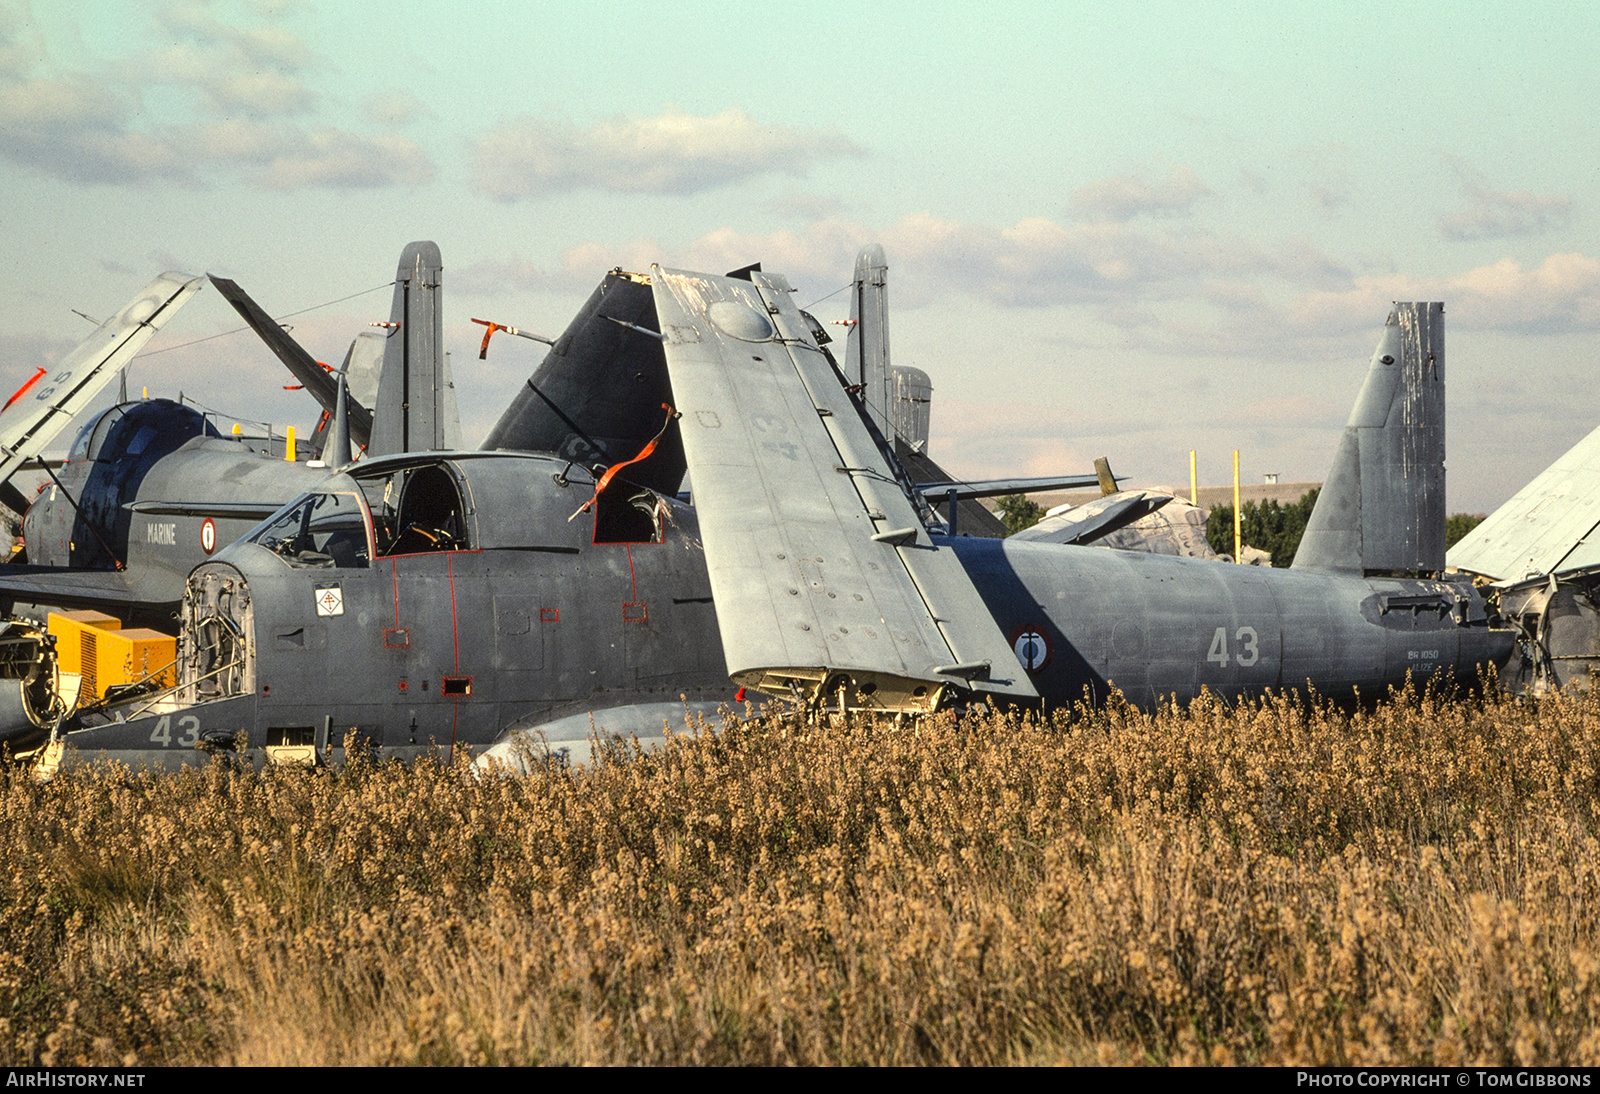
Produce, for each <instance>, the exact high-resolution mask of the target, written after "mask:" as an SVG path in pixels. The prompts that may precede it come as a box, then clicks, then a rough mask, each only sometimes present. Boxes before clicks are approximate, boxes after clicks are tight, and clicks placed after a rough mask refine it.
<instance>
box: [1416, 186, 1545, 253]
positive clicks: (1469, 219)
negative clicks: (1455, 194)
mask: <svg viewBox="0 0 1600 1094" xmlns="http://www.w3.org/2000/svg"><path fill="white" fill-rule="evenodd" d="M1571 219H1572V200H1571V199H1570V198H1565V197H1562V196H1560V195H1559V194H1544V195H1541V194H1535V193H1532V192H1531V191H1528V190H1480V189H1476V188H1472V187H1468V188H1467V205H1466V207H1465V208H1463V209H1457V210H1456V211H1455V212H1453V213H1446V214H1445V215H1444V216H1442V217H1440V218H1439V220H1438V228H1439V234H1440V235H1441V236H1443V237H1444V238H1445V239H1449V240H1454V241H1456V242H1464V241H1467V240H1474V239H1508V238H1510V237H1512V236H1528V235H1539V234H1540V233H1542V232H1548V231H1551V230H1552V229H1556V228H1564V227H1566V225H1567V224H1568V223H1569V222H1570V221H1571Z"/></svg>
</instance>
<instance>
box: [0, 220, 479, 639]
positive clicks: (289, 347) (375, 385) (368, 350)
mask: <svg viewBox="0 0 1600 1094" xmlns="http://www.w3.org/2000/svg"><path fill="white" fill-rule="evenodd" d="M400 274H401V277H400V279H399V283H398V284H397V285H396V289H395V292H394V300H393V304H392V307H391V316H392V317H393V319H392V323H394V324H396V325H394V326H391V327H390V328H389V330H388V333H389V335H391V337H389V338H388V340H387V344H388V345H389V347H390V350H391V351H393V352H392V353H391V356H393V357H394V358H395V359H396V360H398V361H401V362H402V363H404V364H407V365H409V366H410V372H409V374H406V375H402V374H400V373H399V372H395V373H393V374H392V375H391V377H390V378H389V379H387V380H383V379H380V380H377V381H374V380H373V378H372V377H373V372H374V369H373V366H374V364H375V361H374V358H375V357H376V354H375V352H374V350H375V349H378V348H379V347H381V346H382V345H383V338H384V336H382V335H378V336H377V338H378V339H379V344H378V346H374V345H373V344H372V342H373V340H372V337H370V336H369V335H368V334H363V335H359V336H357V338H356V340H355V342H354V343H353V344H352V347H351V351H350V353H349V354H347V355H346V359H345V366H346V369H349V368H351V367H352V362H353V364H354V369H355V371H354V372H352V373H350V375H351V377H352V378H354V379H355V380H357V381H358V382H359V384H360V386H361V388H362V390H364V391H368V392H369V393H370V394H371V395H373V396H375V397H376V398H377V401H378V403H379V406H380V408H382V413H383V415H384V416H385V417H384V420H385V421H386V422H388V423H390V424H389V425H388V426H386V428H387V429H389V430H390V432H391V433H394V434H398V435H401V436H404V435H406V434H407V433H408V432H409V427H408V426H407V425H406V423H405V421H404V410H405V408H404V407H403V406H402V405H401V404H402V396H401V395H400V394H397V393H396V392H397V390H398V388H399V387H400V386H402V385H404V384H406V383H408V382H409V383H410V384H411V385H412V386H413V390H417V391H420V392H422V393H423V396H427V392H428V391H433V392H434V395H433V396H431V397H421V398H418V399H417V400H416V403H417V405H418V406H419V407H426V406H429V405H432V404H434V403H437V404H439V405H441V406H444V407H445V408H446V411H447V413H446V414H445V415H444V417H443V418H440V417H439V416H437V415H434V416H432V417H431V418H430V419H429V420H428V421H427V422H426V423H424V424H422V425H418V426H417V428H416V431H415V432H416V435H417V436H418V437H419V438H422V439H428V440H429V441H430V443H429V445H428V447H442V445H439V444H434V443H432V442H433V441H435V440H437V439H438V431H439V430H440V429H446V428H448V427H451V421H450V417H449V415H450V413H453V410H452V409H451V408H453V405H454V404H453V401H452V399H453V396H451V397H449V398H447V397H446V396H443V395H439V394H438V393H439V392H440V391H441V390H442V389H444V388H445V386H446V385H447V383H448V365H447V363H446V361H445V360H444V357H443V355H442V353H441V352H440V351H439V338H438V337H437V330H438V327H439V324H440V308H441V299H442V289H441V287H440V285H441V266H440V261H439V249H438V247H437V246H435V245H434V244H432V243H428V242H420V243H412V244H409V245H408V246H407V247H406V248H405V251H404V253H403V254H402V256H401V259H400ZM211 280H212V282H213V283H214V284H215V285H216V287H217V289H218V290H219V291H220V292H221V293H222V294H223V296H224V297H225V298H226V299H227V300H228V302H229V303H230V304H232V305H233V307H234V308H235V309H236V310H237V311H238V312H239V314H240V315H241V316H242V317H243V318H244V319H245V321H246V322H247V323H248V324H249V325H250V326H251V327H252V328H253V329H254V330H256V332H257V333H258V334H260V335H261V337H262V338H263V339H264V340H265V341H266V342H267V344H268V347H269V348H270V349H272V351H273V352H274V354H276V355H277V356H278V357H279V358H280V360H282V361H283V362H284V364H285V365H286V366H288V367H289V369H290V371H291V372H292V373H293V374H294V375H295V376H296V377H297V378H298V379H299V380H300V382H301V383H302V384H303V385H304V386H305V388H306V390H307V391H308V392H309V393H311V394H312V395H313V396H314V397H315V398H316V399H317V400H318V401H319V402H321V403H322V405H323V406H324V407H325V408H326V409H327V410H328V411H330V412H333V413H338V414H339V415H340V425H339V426H338V427H335V428H332V429H331V430H330V432H329V433H328V434H322V436H323V437H324V439H327V438H328V437H329V436H331V437H332V438H333V439H334V441H335V442H336V444H338V445H342V452H340V453H338V454H337V455H336V454H335V453H333V452H329V453H326V454H327V455H330V456H335V459H334V460H333V461H332V464H333V466H335V467H337V466H340V465H341V464H344V463H348V462H349V450H350V444H351V440H352V438H353V439H354V442H355V443H356V444H365V443H366V442H367V441H368V439H369V434H370V432H371V430H372V429H373V425H372V423H373V412H372V410H371V409H370V408H368V407H366V406H363V405H361V404H360V403H359V402H358V401H356V400H355V399H352V398H351V397H350V396H349V393H348V392H347V391H346V385H345V379H346V377H345V375H344V374H343V373H341V374H339V375H338V376H335V375H334V374H331V373H329V372H328V371H327V370H326V369H324V368H323V367H322V366H320V365H319V364H318V363H317V362H316V361H315V360H314V359H312V357H311V355H310V354H309V353H307V352H306V351H305V350H304V349H303V348H301V347H300V346H299V345H298V344H297V343H296V342H295V341H294V339H293V338H292V337H290V335H289V334H288V332H287V331H285V330H284V329H283V328H282V327H281V326H279V325H278V324H277V323H276V322H275V321H273V320H272V319H271V318H270V316H268V314H267V313H266V312H265V311H264V310H263V309H262V308H261V307H260V306H259V305H258V304H257V303H256V302H255V301H254V300H252V299H251V298H250V296H249V295H248V294H247V293H246V292H245V291H244V290H243V289H242V288H240V287H239V286H238V285H237V284H235V283H234V282H232V281H228V280H226V279H222V278H215V277H213V278H212V279H211ZM201 284H202V281H201V279H198V278H188V277H186V276H184V275H177V274H164V275H162V277H160V278H157V279H156V281H154V282H152V283H151V285H150V286H147V287H146V289H145V290H144V291H143V292H142V293H141V294H140V295H139V296H138V297H136V298H135V299H134V301H133V302H132V303H130V304H129V305H128V306H127V307H126V308H124V309H123V311H122V312H120V313H119V314H118V316H117V317H115V318H114V319H113V320H110V321H108V322H107V323H106V324H105V325H103V326H102V328H101V329H100V330H98V331H96V332H95V334H94V335H91V336H90V338H89V339H88V340H87V341H85V342H84V344H83V345H82V346H80V347H79V349H78V350H75V351H74V353H73V355H72V358H71V359H72V360H74V361H78V360H92V361H94V362H99V365H98V367H97V370H96V371H95V373H94V374H93V378H94V379H93V382H94V383H97V384H98V385H100V386H102V387H103V386H104V384H106V383H108V382H109V381H110V378H111V377H112V376H113V375H114V374H115V372H116V370H120V369H121V368H122V367H123V366H124V365H126V363H127V360H128V359H129V358H130V357H131V356H132V353H133V352H134V351H136V350H137V348H138V347H139V346H141V345H143V344H144V340H146V339H148V337H149V335H150V332H151V330H153V329H154V328H155V327H158V326H159V325H160V324H161V323H164V322H165V321H166V319H167V318H168V317H169V316H170V315H171V313H172V312H174V311H176V309H177V307H179V306H181V305H182V303H183V302H184V301H186V300H187V299H188V298H189V297H190V296H192V295H193V294H194V293H195V292H196V291H198V290H199V288H200V287H201ZM418 285H420V286H421V287H420V288H419V287H417V286H418ZM141 324H142V325H141ZM406 330H410V331H412V332H413V342H414V344H413V345H412V346H411V348H410V349H409V350H406V351H404V352H401V351H398V350H395V346H396V345H397V344H398V343H399V339H398V337H392V336H395V335H398V334H399V333H400V332H402V331H406ZM430 332H432V333H430ZM371 334H373V335H376V332H371ZM59 371H60V370H58V372H59ZM75 375H77V376H78V380H79V381H82V382H85V383H87V382H88V377H89V373H87V372H84V371H83V370H76V371H75ZM75 382H77V381H75ZM58 386H59V385H58ZM93 390H94V391H98V390H99V387H94V389H93ZM67 391H68V389H67V388H66V387H62V388H61V393H60V394H55V395H49V399H48V402H50V403H51V404H55V403H61V404H62V405H63V406H69V407H71V406H78V405H80V404H81V403H82V402H83V401H84V394H83V392H84V391H88V394H89V395H90V396H92V394H93V391H89V390H88V388H84V389H83V390H82V391H74V392H73V393H72V396H71V397H72V399H73V400H74V401H73V402H71V403H70V404H69V403H62V395H63V394H65V393H66V392H67ZM41 393H44V394H47V395H48V394H49V392H48V391H46V390H44V389H41ZM27 401H36V400H27ZM40 405H41V406H44V405H46V404H45V403H41V404H40ZM341 407H342V409H341ZM19 410H20V411H28V410H31V408H30V407H27V406H26V405H23V406H20V407H19ZM333 413H330V414H326V415H324V420H325V422H331V420H332V417H333ZM11 417H13V418H14V417H16V416H15V415H13V416H11ZM31 420H32V419H29V422H23V421H21V420H20V419H18V421H17V422H16V423H15V424H13V425H12V428H13V429H15V430H18V431H21V430H23V429H24V426H27V427H28V428H27V430H26V433H27V437H28V439H29V443H31V444H33V445H34V448H33V449H28V451H30V452H34V453H35V454H36V451H37V448H38V445H39V444H41V443H44V441H47V440H48V437H47V436H46V434H45V430H43V429H41V428H39V427H38V426H34V425H30V422H31ZM49 421H50V422H51V423H53V424H54V425H55V428H56V429H59V428H60V425H61V424H62V423H63V422H64V419H62V418H61V416H60V412H59V411H56V412H55V416H54V417H52V418H50V419H49ZM441 422H442V424H441ZM7 424H8V418H7V417H6V416H4V415H0V432H3V431H4V428H5V426H6V425H7ZM453 428H454V430H455V431H456V433H459V425H455V426H454V427H453ZM341 433H342V434H343V439H342V440H339V435H340V434H341ZM19 435H20V433H19ZM53 435H54V433H50V434H49V436H53ZM41 438H42V440H41ZM319 447H320V446H319ZM23 449H24V446H23V445H21V444H20V443H19V445H18V451H19V452H21V451H23ZM319 454H321V453H319ZM282 455H283V442H282V440H281V439H279V440H276V441H274V440H273V439H272V438H267V439H260V438H235V437H223V436H221V435H219V434H218V432H217V430H216V429H215V428H214V427H213V426H212V424H211V423H210V421H209V420H208V419H207V417H206V416H205V415H203V414H202V413H200V412H199V411H198V410H196V409H194V408H193V407H189V406H182V405H180V404H177V403H173V402H171V401H168V400H165V399H148V400H142V401H139V402H131V403H123V404H119V405H117V406H115V407H112V408H111V409H109V410H106V411H104V412H102V413H101V414H99V415H97V416H96V417H95V418H93V419H92V420H90V421H89V422H87V423H85V424H84V425H82V426H81V427H80V428H79V432H78V435H77V440H76V441H75V443H74V444H73V446H72V449H71V451H70V452H69V454H68V457H67V460H66V462H65V463H64V464H63V466H62V467H61V469H60V471H59V474H55V475H54V477H53V481H52V482H51V483H50V484H48V485H47V486H46V487H45V488H44V490H43V491H42V492H41V493H40V494H39V495H38V496H37V497H36V498H35V499H33V500H32V502H31V504H28V505H27V509H26V513H25V515H24V520H23V540H24V543H25V544H26V545H27V556H26V557H27V564H26V565H21V566H19V565H5V566H0V611H3V612H4V613H5V614H6V615H15V616H21V617H24V618H28V619H31V620H34V621H35V622H40V623H42V622H43V620H44V617H45V615H46V614H47V613H48V612H49V611H50V610H51V609H59V608H84V607H92V608H98V609H101V610H105V611H108V612H110V613H111V614H114V615H117V616H119V617H120V618H121V619H122V620H123V622H124V623H125V624H126V625H129V626H149V627H154V628H155V629H157V630H161V631H164V632H166V633H171V632H172V631H173V629H174V627H175V622H174V621H175V619H176V609H177V607H178V602H179V600H180V599H181V598H182V596H183V591H184V583H185V581H186V580H187V578H188V575H189V572H190V571H191V570H193V569H194V568H195V567H196V566H198V565H200V564H201V563H203V562H205V561H206V560H207V559H209V558H210V557H211V556H212V555H213V554H214V553H215V552H216V551H217V550H219V549H220V548H222V547H225V546H226V545H227V544H229V543H232V542H233V541H234V540H235V539H237V538H238V537H239V536H241V535H243V534H244V533H245V532H247V531H248V530H250V529H251V528H252V527H254V526H255V525H256V524H257V523H258V522H259V521H260V520H261V519H262V518H264V517H266V516H269V515H270V514H271V513H273V512H274V511H275V510H277V509H278V508H279V507H280V506H282V505H283V504H284V503H285V502H287V501H288V500H290V499H291V498H293V497H295V496H297V495H298V494H301V493H303V492H305V491H307V490H310V489H313V488H314V487H315V486H316V485H317V484H318V483H319V482H321V481H322V480H323V479H325V478H326V477H327V476H328V474H329V470H328V467H326V466H323V465H322V464H323V463H324V462H328V461H301V462H289V461H287V460H284V459H282V458H281V457H282ZM7 467H8V469H9V470H15V467H14V466H12V465H7Z"/></svg>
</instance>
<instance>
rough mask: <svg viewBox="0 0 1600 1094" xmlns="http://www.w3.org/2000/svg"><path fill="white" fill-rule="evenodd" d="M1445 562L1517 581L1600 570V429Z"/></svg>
mask: <svg viewBox="0 0 1600 1094" xmlns="http://www.w3.org/2000/svg"><path fill="white" fill-rule="evenodd" d="M1445 561H1446V562H1447V563H1448V564H1449V565H1451V566H1454V567H1455V568H1456V569H1458V570H1470V571H1472V572H1473V573H1475V574H1482V575H1484V576H1485V577H1491V578H1495V579H1496V580H1499V581H1513V582H1515V581H1521V580H1523V579H1524V578H1526V577H1529V576H1533V575H1542V574H1555V573H1561V572H1563V571H1565V570H1577V569H1581V568H1583V567H1586V566H1595V565H1600V429H1596V430H1595V431H1594V432H1593V433H1590V434H1589V435H1588V436H1587V437H1585V438H1584V439H1583V440H1581V441H1579V442H1578V443H1577V444H1575V445H1573V446H1572V448H1570V449H1569V450H1568V451H1567V453H1566V454H1565V455H1564V456H1562V457H1561V458H1560V459H1559V460H1557V461H1556V462H1555V463H1553V464H1551V465H1550V466H1549V467H1547V468H1546V469H1545V470H1544V471H1543V472H1541V473H1540V474H1539V475H1538V476H1537V477H1535V478H1534V480H1533V481H1532V482H1530V483H1529V484H1528V485H1527V486H1524V487H1523V488H1522V489H1521V490H1519V491H1517V493H1516V495H1515V496H1514V497H1512V499H1511V500H1510V501H1508V502H1506V503H1505V504H1504V505H1502V506H1501V507H1500V508H1498V509H1496V510H1495V511H1494V512H1493V513H1491V514H1489V518H1488V519H1487V520H1485V521H1484V522H1483V523H1482V524H1480V525H1478V526H1477V527H1476V528H1474V529H1473V530H1472V531H1470V532H1468V533H1467V534H1466V536H1464V537H1463V538H1462V540H1461V542H1460V543H1457V544H1456V545H1455V546H1454V547H1452V548H1450V550H1449V552H1448V553H1447V554H1446V556H1445Z"/></svg>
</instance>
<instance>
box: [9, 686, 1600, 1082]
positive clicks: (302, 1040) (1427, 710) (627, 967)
mask: <svg viewBox="0 0 1600 1094" xmlns="http://www.w3.org/2000/svg"><path fill="white" fill-rule="evenodd" d="M1597 729H1600V699H1596V698H1593V697H1583V696H1576V695H1553V696H1550V697H1547V698H1544V699H1542V700H1538V701H1531V702H1513V701H1508V700H1503V699H1499V698H1496V697H1493V696H1490V697H1488V698H1482V697H1478V698H1466V699H1460V700H1454V699H1448V698H1445V697H1442V696H1440V695H1438V694H1435V693H1433V692H1431V691H1430V692H1425V693H1423V694H1420V695H1419V694H1416V693H1412V692H1407V693H1406V694H1404V695H1401V696H1399V697H1397V698H1396V699H1395V700H1394V701H1392V702H1389V703H1385V704H1382V705H1379V706H1377V707H1376V708H1374V709H1370V710H1365V711H1360V712H1356V713H1353V714H1352V713H1348V712H1343V711H1340V710H1337V709H1334V708H1332V707H1329V706H1318V705H1315V704H1310V705H1307V704H1302V703H1299V702H1295V701H1289V700H1269V701H1264V702H1258V703H1254V704H1244V705H1239V706H1229V705H1227V704H1223V703H1220V702H1217V701H1215V700H1211V699H1203V700H1201V701H1199V702H1196V703H1194V704H1193V705H1191V706H1190V707H1189V708H1188V709H1185V710H1178V709H1175V708H1173V709H1166V710H1163V711H1161V712H1159V713H1157V714H1153V715H1151V714H1144V713H1141V712H1139V711H1137V710H1135V709H1133V708H1131V707H1128V706H1127V705H1125V704H1120V703H1113V704H1111V705H1110V706H1108V707H1106V708H1105V709H1102V710H1098V711H1089V710H1079V711H1076V712H1072V713H1071V714H1070V715H1069V714H1067V713H1061V714H1058V715H1056V716H1053V717H1051V718H1050V719H1048V720H1046V721H1044V722H1041V721H1039V720H1037V719H1034V718H1031V717H1026V716H1021V715H1015V714H987V715H982V716H969V717H965V718H956V717H953V716H949V715H945V716H940V717H936V718H930V719H927V720H924V721H921V722H915V723H911V724H906V725H896V724H894V723H893V722H892V721H889V720H873V719H867V718H852V719H850V720H848V721H847V722H844V723H842V724H840V723H839V722H838V720H837V719H832V720H829V721H828V722H826V723H825V724H808V723H806V722H804V721H802V720H797V719H795V718H793V717H790V716H782V715H777V714H768V715H765V716H754V717H750V718H746V719H729V720H728V722H727V723H726V724H725V725H723V726H722V727H721V729H720V730H719V731H718V732H717V733H714V734H713V733H709V732H706V733H699V734H695V735H681V736H677V737H674V738H673V739H672V740H671V741H670V743H669V745H668V746H667V747H666V748H665V749H664V750H662V751H660V752H658V753H655V754H651V755H648V756H642V757H641V756H628V755H625V754H623V753H625V751H626V750H622V751H621V752H618V751H613V752H612V753H610V754H608V755H606V756H604V757H603V758H602V759H601V760H600V761H599V762H597V763H596V764H595V765H594V766H593V767H591V768H589V769H586V770H582V771H578V772H568V771H564V770H560V769H558V768H556V767H550V768H547V769H541V770H538V771H535V772H534V773H533V774H532V775H530V776H528V777H526V778H519V779H511V778H479V777H475V776H473V775H471V774H469V773H468V772H467V771H466V770H465V769H464V768H463V767H461V766H456V767H449V766H445V765H443V764H440V763H437V762H422V763H418V764H416V765H414V766H411V767H401V766H398V765H394V764H375V763H371V762H359V763H354V764H352V765H350V766H348V767H346V768H343V769H341V770H336V771H326V770H320V771H303V770H268V771H264V772H259V773H258V772H254V771H248V770H245V771H238V770H232V769H230V768H228V767H226V766H224V765H222V764H216V765H214V766H211V767H208V768H204V769H194V770H190V771H185V772H182V773H179V774H173V775H164V774H161V775H158V774H149V773H142V772H132V771H128V770H126V769H122V768H116V767H104V768H98V769H77V770H71V771H68V772H67V773H64V774H63V775H62V776H61V777H59V778H58V779H56V780H55V781H54V782H52V783H50V784H47V785H44V786H39V785H36V784H34V783H33V782H32V781H31V780H29V779H28V778H27V777H26V776H25V774H23V773H20V772H17V771H0V825H3V829H0V831H4V833H5V835H4V837H3V851H0V864H3V870H0V894H3V895H0V1062H4V1063H6V1064H13V1065H15V1064H26V1063H35V1062H39V1063H79V1062H82V1063H103V1064H115V1063H130V1062H139V1063H144V1064H162V1063H169V1064H182V1063H212V1062H238V1063H357V1064H372V1063H377V1064H388V1063H425V1064H435V1063H436V1064H446V1063H452V1064H453V1063H470V1064H514V1063H667V1062H672V1063H709V1064H717V1063H798V1064H817V1063H1032V1062H1057V1061H1065V1062H1076V1063H1096V1062H1150V1063H1216V1062H1232V1063H1364V1064H1379V1063H1464V1062H1477V1063H1490V1064H1511V1063H1518V1064H1533V1063H1555V1062H1571V1063H1586V1064H1592V1063H1595V1062H1596V1061H1597V1060H1600V1040H1597V1036H1596V1029H1597V1023H1596V1013H1597V1010H1600V939H1597V937H1596V934H1597V928H1596V923H1597V922H1600V916H1597V914H1596V913H1597V912H1600V842H1597V839H1596V836H1597V833H1600V813H1597V811H1600V793H1597V786H1600V784H1597V775H1600V759H1597V745H1596V741H1597V732H1596V731H1597Z"/></svg>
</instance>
